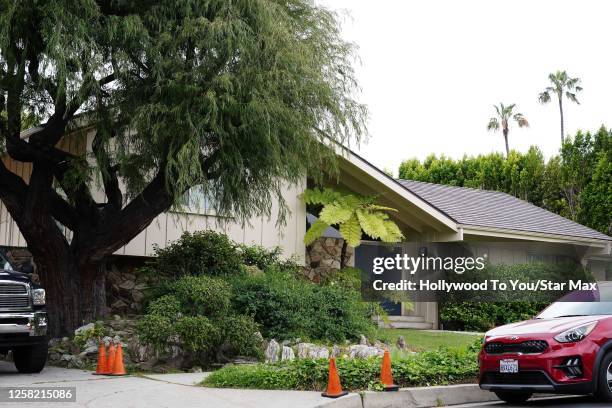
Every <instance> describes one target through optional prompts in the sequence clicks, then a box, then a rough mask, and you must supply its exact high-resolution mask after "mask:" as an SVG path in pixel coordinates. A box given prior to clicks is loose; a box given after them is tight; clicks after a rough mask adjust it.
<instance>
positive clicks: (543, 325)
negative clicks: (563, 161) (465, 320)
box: [486, 315, 611, 337]
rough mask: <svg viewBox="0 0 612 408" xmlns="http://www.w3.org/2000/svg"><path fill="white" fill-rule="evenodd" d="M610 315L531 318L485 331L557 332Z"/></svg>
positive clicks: (499, 333)
mask: <svg viewBox="0 0 612 408" xmlns="http://www.w3.org/2000/svg"><path fill="white" fill-rule="evenodd" d="M610 318H611V317H610V316H607V315H604V316H576V317H558V318H555V319H532V320H525V321H524V322H518V323H511V324H507V325H505V326H500V327H496V328H495V329H493V330H489V331H488V332H487V333H486V336H487V337H497V336H509V335H518V334H557V333H561V332H562V331H565V330H568V329H571V328H572V327H576V326H580V325H582V324H586V323H590V322H592V321H594V320H604V319H610Z"/></svg>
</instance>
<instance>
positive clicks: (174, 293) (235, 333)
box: [138, 276, 261, 365]
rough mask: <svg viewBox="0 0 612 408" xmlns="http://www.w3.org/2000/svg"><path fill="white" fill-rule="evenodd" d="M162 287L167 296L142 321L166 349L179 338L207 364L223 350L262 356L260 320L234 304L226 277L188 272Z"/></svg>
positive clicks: (141, 327) (142, 331) (141, 328)
mask: <svg viewBox="0 0 612 408" xmlns="http://www.w3.org/2000/svg"><path fill="white" fill-rule="evenodd" d="M158 290H159V291H160V292H161V293H162V294H161V296H160V297H159V298H157V299H155V300H152V301H151V302H150V303H149V305H148V307H147V314H146V315H144V316H143V317H142V318H141V319H140V321H139V322H138V333H139V335H140V337H141V339H142V340H143V341H144V342H145V343H148V344H150V345H152V346H153V347H154V348H155V349H156V350H158V351H163V350H165V349H166V348H167V347H168V346H169V345H170V343H171V342H174V341H175V339H177V338H178V339H180V342H181V345H182V347H183V348H185V349H186V350H188V351H190V352H191V353H192V354H193V356H194V357H195V358H196V359H199V363H200V364H202V365H207V364H208V363H210V362H212V361H214V360H215V358H216V356H217V353H218V352H219V351H220V350H222V351H223V353H224V354H225V355H226V356H227V357H231V356H233V355H244V356H252V357H260V354H261V351H260V350H261V338H259V337H258V336H257V335H256V332H257V331H258V326H257V324H256V323H255V322H254V321H253V319H252V318H251V317H250V316H246V315H236V314H234V312H233V311H232V310H231V307H230V298H231V296H232V292H231V287H230V286H229V284H228V283H227V282H225V281H224V280H223V279H221V278H213V277H209V276H183V277H182V278H180V279H178V280H176V281H174V282H170V283H168V284H165V285H163V286H162V287H160V288H159V289H158Z"/></svg>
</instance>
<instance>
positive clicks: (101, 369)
mask: <svg viewBox="0 0 612 408" xmlns="http://www.w3.org/2000/svg"><path fill="white" fill-rule="evenodd" d="M107 366H108V362H107V361H106V347H105V346H104V342H100V345H99V346H98V365H97V366H96V372H95V373H94V375H101V374H108V371H106V369H107Z"/></svg>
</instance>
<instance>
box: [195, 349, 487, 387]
mask: <svg viewBox="0 0 612 408" xmlns="http://www.w3.org/2000/svg"><path fill="white" fill-rule="evenodd" d="M479 348H480V340H478V341H476V342H473V344H472V345H471V346H469V347H462V348H456V349H449V348H441V349H438V350H435V351H426V352H422V353H418V354H414V355H412V356H409V357H404V358H401V359H395V360H394V361H393V362H392V370H393V379H394V381H395V383H397V384H398V385H400V386H402V387H408V386H431V385H444V384H458V383H465V382H470V381H474V379H475V378H476V376H477V373H478V360H477V354H478V350H479ZM328 364H329V362H328V361H327V360H325V359H321V360H310V359H296V360H291V361H283V362H280V363H274V364H255V365H228V366H226V367H224V368H222V369H220V370H218V371H215V372H213V373H212V374H211V375H210V376H208V377H207V378H206V379H205V380H204V382H203V385H204V386H208V387H221V388H257V389H294V390H322V389H324V388H325V386H326V383H327V375H328ZM380 365H381V358H380V357H373V358H369V359H347V358H339V359H338V360H337V368H338V373H339V375H340V378H341V381H342V386H343V388H345V389H348V390H365V389H378V388H379V378H380Z"/></svg>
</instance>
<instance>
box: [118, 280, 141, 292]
mask: <svg viewBox="0 0 612 408" xmlns="http://www.w3.org/2000/svg"><path fill="white" fill-rule="evenodd" d="M117 286H119V289H123V290H132V289H134V286H136V282H134V281H133V280H126V281H123V282H121V283H120V284H119V285H117Z"/></svg>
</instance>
